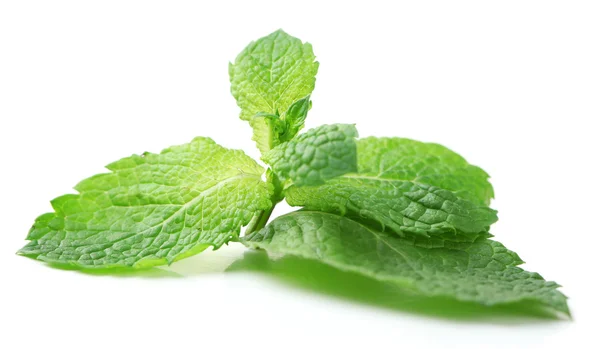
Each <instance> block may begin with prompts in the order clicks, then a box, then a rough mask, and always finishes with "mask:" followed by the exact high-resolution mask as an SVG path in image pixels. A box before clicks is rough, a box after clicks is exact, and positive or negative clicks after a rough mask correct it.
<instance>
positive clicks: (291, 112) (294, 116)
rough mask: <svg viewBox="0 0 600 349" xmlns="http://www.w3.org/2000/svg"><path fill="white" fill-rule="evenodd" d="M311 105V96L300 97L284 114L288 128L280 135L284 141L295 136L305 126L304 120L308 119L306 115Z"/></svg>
mask: <svg viewBox="0 0 600 349" xmlns="http://www.w3.org/2000/svg"><path fill="white" fill-rule="evenodd" d="M311 106H312V102H311V101H310V96H306V97H304V98H302V99H299V100H298V101H296V102H294V104H292V105H291V106H290V108H289V109H288V111H287V112H286V113H285V115H284V117H285V122H284V124H285V125H286V129H285V132H284V133H283V134H281V136H280V140H281V142H282V143H283V142H287V141H289V140H290V139H292V138H294V136H295V135H297V134H298V132H300V130H301V129H302V128H303V127H304V120H306V115H308V111H309V110H310V107H311Z"/></svg>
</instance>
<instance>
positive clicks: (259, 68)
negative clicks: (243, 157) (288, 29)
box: [229, 30, 319, 153]
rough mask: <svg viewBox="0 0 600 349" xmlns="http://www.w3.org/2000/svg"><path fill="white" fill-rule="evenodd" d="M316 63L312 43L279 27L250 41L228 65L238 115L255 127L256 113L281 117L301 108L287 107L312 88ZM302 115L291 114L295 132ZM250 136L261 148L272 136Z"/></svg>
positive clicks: (302, 122) (262, 150) (302, 121)
mask: <svg viewBox="0 0 600 349" xmlns="http://www.w3.org/2000/svg"><path fill="white" fill-rule="evenodd" d="M318 67H319V64H318V62H315V55H314V54H313V50H312V46H311V45H310V44H309V43H304V44H303V43H302V41H300V40H299V39H297V38H294V37H292V36H290V35H288V34H287V33H285V32H284V31H282V30H278V31H276V32H274V33H272V34H270V35H268V36H266V37H263V38H261V39H259V40H257V41H255V42H252V43H250V44H249V45H248V46H247V47H246V48H245V49H244V50H243V51H242V52H241V53H240V54H239V55H238V56H237V58H236V59H235V62H234V63H233V64H230V65H229V79H230V81H231V93H232V94H233V96H234V97H235V99H236V100H237V104H238V106H239V107H240V108H241V109H242V110H241V113H240V118H241V119H242V120H249V121H250V124H251V125H252V126H253V127H255V126H254V123H253V122H252V119H253V118H254V116H255V115H256V114H258V113H268V114H273V115H277V116H280V117H281V119H282V120H285V119H286V114H287V113H289V112H294V113H297V112H299V111H302V109H294V108H291V107H292V105H293V104H294V103H295V102H297V101H299V100H301V99H303V98H308V97H309V95H310V94H311V92H312V91H313V89H314V88H315V77H316V75H317V70H318ZM298 107H303V106H302V105H298ZM304 118H306V115H305V114H304V115H302V114H294V116H293V117H292V119H295V120H297V121H298V122H293V124H294V125H293V126H292V128H297V130H296V132H297V131H298V130H299V129H300V128H301V127H302V126H303V124H304ZM291 136H292V137H293V136H294V135H291ZM254 137H255V140H256V141H257V145H258V146H259V149H260V150H261V152H263V153H264V152H266V151H268V150H269V149H270V148H269V149H267V148H265V144H268V143H269V142H272V140H268V141H263V140H260V139H258V138H257V137H259V136H258V135H257V132H256V131H255V133H254ZM289 138H291V137H289ZM289 138H288V139H289Z"/></svg>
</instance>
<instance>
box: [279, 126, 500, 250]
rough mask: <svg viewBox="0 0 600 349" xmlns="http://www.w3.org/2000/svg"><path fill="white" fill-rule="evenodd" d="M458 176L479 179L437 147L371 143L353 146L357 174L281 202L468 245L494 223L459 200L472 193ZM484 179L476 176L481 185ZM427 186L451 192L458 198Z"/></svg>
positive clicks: (483, 210) (492, 215)
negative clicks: (462, 242) (465, 241)
mask: <svg viewBox="0 0 600 349" xmlns="http://www.w3.org/2000/svg"><path fill="white" fill-rule="evenodd" d="M376 146H380V147H381V148H379V147H376ZM427 149H430V151H429V152H427ZM415 154H416V155H415ZM417 155H418V157H417ZM399 164H401V166H400V165H399ZM375 170H377V171H378V172H375ZM463 170H466V171H474V172H475V173H480V172H478V171H480V170H479V169H478V168H475V167H474V166H471V165H469V164H467V163H466V162H465V161H464V160H463V159H462V158H460V157H459V156H458V155H456V154H455V153H453V152H451V151H449V150H448V149H446V148H443V147H442V146H438V145H429V144H425V143H420V142H415V141H411V140H407V139H400V138H393V139H390V138H387V139H386V138H383V139H379V138H372V137H371V138H367V139H361V140H359V141H358V173H352V174H345V175H343V176H342V177H338V178H335V179H332V180H330V181H329V182H327V183H326V184H323V185H321V186H318V187H298V186H291V187H289V188H288V189H287V190H286V192H285V196H286V200H287V202H288V204H290V205H292V206H302V207H305V208H307V209H309V210H317V211H325V212H332V213H339V214H342V215H349V216H355V217H360V218H361V219H369V220H372V221H374V222H375V223H376V224H378V225H379V226H384V227H386V228H389V229H390V230H391V231H394V232H396V233H398V234H399V235H401V236H405V234H406V233H412V234H417V235H421V236H431V235H438V236H445V237H446V238H449V239H455V240H456V239H458V240H473V239H475V238H476V237H477V235H487V233H486V231H487V230H488V228H489V226H490V225H491V224H493V223H494V222H496V221H497V220H498V218H497V216H496V211H494V210H492V209H490V208H487V207H485V206H482V204H481V201H482V200H478V203H479V205H477V204H475V203H473V202H470V201H468V200H465V199H462V198H461V197H459V196H458V194H460V193H462V194H463V195H462V196H463V197H469V196H470V195H468V194H469V192H468V190H470V189H472V188H473V185H472V184H473V183H472V182H470V180H471V179H473V176H470V177H464V176H462V172H461V171H463ZM486 176H487V175H483V174H482V175H481V177H480V182H481V184H483V183H487V178H486ZM428 183H436V184H440V185H446V186H450V187H452V188H454V189H455V192H456V193H457V194H455V193H454V192H452V191H449V190H446V189H442V188H438V187H436V186H433V185H430V184H428ZM448 184H450V185H448ZM461 184H464V185H465V187H466V190H463V188H462V187H459V186H460V185H461Z"/></svg>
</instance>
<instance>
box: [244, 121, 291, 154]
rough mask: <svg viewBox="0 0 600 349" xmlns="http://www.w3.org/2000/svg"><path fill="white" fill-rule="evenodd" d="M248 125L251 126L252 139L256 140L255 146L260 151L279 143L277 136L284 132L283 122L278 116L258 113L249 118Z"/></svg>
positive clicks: (263, 151) (262, 151) (265, 150)
mask: <svg viewBox="0 0 600 349" xmlns="http://www.w3.org/2000/svg"><path fill="white" fill-rule="evenodd" d="M250 126H252V140H253V141H255V142H256V147H257V148H258V149H259V150H260V151H261V153H265V152H267V151H269V150H270V149H273V148H274V147H276V146H277V145H279V144H281V141H280V139H279V137H280V136H281V134H283V133H284V132H285V124H284V122H283V121H282V120H281V119H279V116H277V115H273V114H268V113H258V114H256V116H255V117H254V118H252V119H251V120H250Z"/></svg>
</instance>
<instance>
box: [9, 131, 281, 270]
mask: <svg viewBox="0 0 600 349" xmlns="http://www.w3.org/2000/svg"><path fill="white" fill-rule="evenodd" d="M107 168H108V169H109V170H110V171H111V172H109V173H104V174H99V175H96V176H93V177H90V178H88V179H85V180H83V181H82V182H80V183H79V184H78V185H77V186H76V187H75V189H76V190H77V191H78V192H79V194H69V195H64V196H61V197H58V198H56V199H54V200H53V201H52V206H53V208H54V210H55V212H53V213H47V214H44V215H42V216H40V217H39V218H38V219H37V220H36V222H35V224H34V226H33V228H32V229H31V231H30V232H29V235H28V237H27V239H28V240H31V242H30V243H29V244H27V245H26V246H25V247H23V248H22V249H21V250H20V251H19V253H20V254H23V255H27V256H32V257H36V258H37V259H40V260H43V261H47V262H51V263H56V264H64V265H73V266H77V267H81V268H107V267H128V266H135V267H147V266H152V265H159V264H165V263H171V262H173V261H175V260H179V259H181V258H184V257H188V256H190V255H193V254H195V253H198V252H201V251H202V250H204V249H206V248H207V247H208V246H213V247H214V248H215V249H216V248H219V247H220V246H221V245H223V244H224V243H226V242H228V241H229V240H231V239H233V238H237V236H238V235H239V230H240V227H241V226H243V225H245V224H247V223H248V222H249V221H250V219H251V218H252V215H253V214H254V213H255V212H256V211H258V210H264V209H268V208H269V207H270V206H271V201H270V199H269V196H270V192H269V189H268V186H267V184H266V183H264V182H263V181H262V180H261V175H262V174H263V172H264V169H263V168H262V167H261V166H260V165H258V164H257V163H256V162H255V161H254V160H252V159H251V158H249V157H248V156H246V155H245V154H244V153H243V152H242V151H240V150H229V149H225V148H223V147H221V146H219V145H217V144H216V143H215V142H214V141H212V140H211V139H208V138H196V139H194V140H193V141H192V142H191V143H189V144H184V145H180V146H174V147H171V148H168V149H165V150H163V151H162V152H161V153H160V154H151V153H145V154H144V155H141V156H138V155H134V156H131V157H128V158H124V159H121V160H119V161H117V162H114V163H112V164H110V165H108V166H107Z"/></svg>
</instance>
